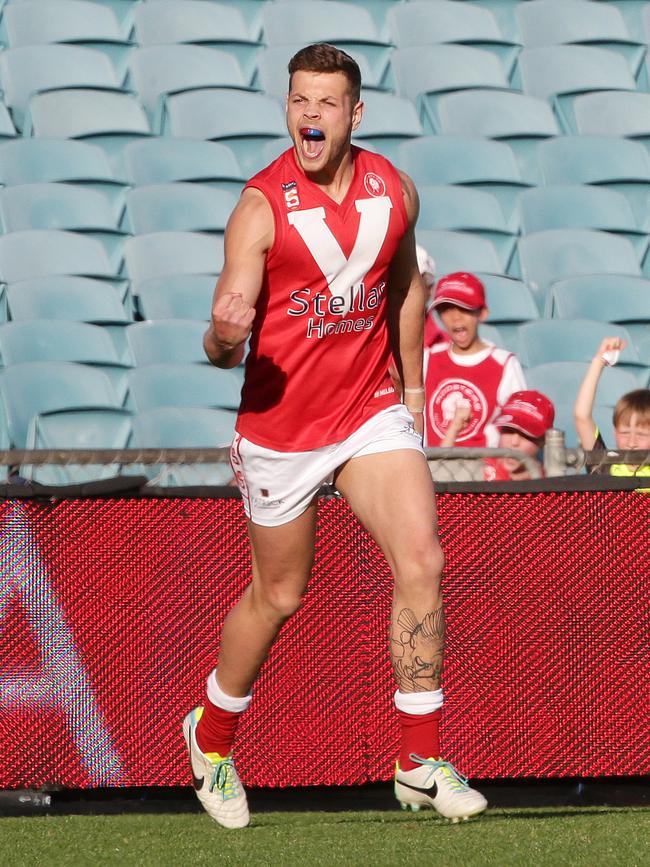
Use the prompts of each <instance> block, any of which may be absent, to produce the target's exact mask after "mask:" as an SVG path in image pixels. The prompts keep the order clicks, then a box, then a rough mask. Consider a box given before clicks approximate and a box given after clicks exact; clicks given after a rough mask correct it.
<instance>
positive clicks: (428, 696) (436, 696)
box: [395, 689, 444, 716]
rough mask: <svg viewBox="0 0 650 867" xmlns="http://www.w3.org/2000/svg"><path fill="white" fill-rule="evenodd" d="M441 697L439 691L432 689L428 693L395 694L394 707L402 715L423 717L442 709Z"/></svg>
mask: <svg viewBox="0 0 650 867" xmlns="http://www.w3.org/2000/svg"><path fill="white" fill-rule="evenodd" d="M443 700H444V699H443V695H442V690H441V689H432V690H430V691H429V692H400V691H399V689H398V690H397V691H396V692H395V707H396V708H397V710H401V711H402V712H403V713H411V714H413V715H414V716H424V714H426V713H433V712H434V710H438V709H439V708H441V707H442V703H443Z"/></svg>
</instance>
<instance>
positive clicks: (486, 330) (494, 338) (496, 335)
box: [479, 322, 505, 349]
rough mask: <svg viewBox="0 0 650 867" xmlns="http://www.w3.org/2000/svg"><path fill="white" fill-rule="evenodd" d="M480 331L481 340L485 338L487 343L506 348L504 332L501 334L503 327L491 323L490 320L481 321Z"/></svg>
mask: <svg viewBox="0 0 650 867" xmlns="http://www.w3.org/2000/svg"><path fill="white" fill-rule="evenodd" d="M479 331H480V335H481V340H484V341H485V342H486V343H493V344H494V345H495V346H498V347H499V348H501V349H504V348H505V342H504V339H503V334H501V329H500V328H498V327H497V326H496V325H491V324H490V323H489V322H481V325H480V328H479Z"/></svg>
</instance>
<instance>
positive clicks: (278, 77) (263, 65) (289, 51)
mask: <svg viewBox="0 0 650 867" xmlns="http://www.w3.org/2000/svg"><path fill="white" fill-rule="evenodd" d="M301 48H304V43H296V44H291V45H274V46H273V47H271V48H265V49H263V50H262V51H260V53H259V54H258V55H257V58H256V61H255V63H256V73H255V78H254V79H253V84H255V85H256V86H258V87H260V88H261V89H262V90H263V91H264V93H265V94H266V95H267V96H273V97H275V98H276V99H281V100H284V98H285V97H286V95H287V91H288V89H289V73H288V71H287V65H288V63H289V61H290V60H291V58H292V57H293V55H294V54H295V53H296V52H297V51H299V50H300V49H301ZM348 49H349V50H348ZM346 51H347V53H348V54H349V55H350V56H351V57H353V58H354V60H356V62H357V65H358V66H359V70H360V72H361V81H362V82H363V86H364V88H365V89H366V90H386V87H385V86H384V84H383V83H382V81H383V75H382V74H378V73H377V72H376V71H375V70H373V69H372V68H371V66H370V64H369V62H368V59H367V57H366V56H365V54H362V53H360V52H359V51H355V50H354V49H353V48H352V49H350V48H349V46H346ZM382 72H383V71H382Z"/></svg>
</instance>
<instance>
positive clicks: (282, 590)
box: [259, 584, 303, 624]
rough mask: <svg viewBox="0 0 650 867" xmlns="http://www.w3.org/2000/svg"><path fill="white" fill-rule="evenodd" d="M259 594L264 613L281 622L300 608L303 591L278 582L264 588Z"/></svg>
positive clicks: (275, 621)
mask: <svg viewBox="0 0 650 867" xmlns="http://www.w3.org/2000/svg"><path fill="white" fill-rule="evenodd" d="M260 596H261V599H260V600H259V601H260V602H261V604H262V605H263V608H264V613H265V615H266V616H267V617H268V618H269V619H270V620H272V621H273V622H274V623H277V624H282V623H284V622H285V621H286V620H288V619H289V618H290V617H291V616H292V615H293V614H295V613H296V611H297V610H298V609H299V608H300V605H301V604H302V598H303V593H302V591H301V590H298V589H296V588H295V587H293V586H291V585H282V584H278V585H273V586H271V587H267V588H265V589H264V591H263V593H262V594H260Z"/></svg>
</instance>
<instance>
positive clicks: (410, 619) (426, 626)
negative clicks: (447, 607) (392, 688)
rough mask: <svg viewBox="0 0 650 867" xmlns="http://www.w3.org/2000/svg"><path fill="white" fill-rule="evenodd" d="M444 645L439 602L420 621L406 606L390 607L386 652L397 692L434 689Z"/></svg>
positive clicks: (438, 677)
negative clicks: (388, 642) (388, 643)
mask: <svg viewBox="0 0 650 867" xmlns="http://www.w3.org/2000/svg"><path fill="white" fill-rule="evenodd" d="M444 646H445V614H444V610H443V607H442V605H441V606H440V607H439V608H437V609H436V610H435V611H429V612H428V613H427V614H425V616H424V617H423V618H422V620H418V618H417V615H416V614H415V613H414V612H413V611H412V610H411V609H410V608H403V609H402V610H401V611H399V612H398V611H397V610H394V611H393V618H392V621H391V638H390V655H391V661H392V663H393V669H394V671H395V677H396V679H397V685H398V687H399V690H400V692H428V691H430V690H435V689H438V688H439V686H440V678H441V675H442V663H443V655H444Z"/></svg>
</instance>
